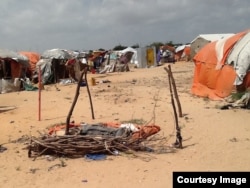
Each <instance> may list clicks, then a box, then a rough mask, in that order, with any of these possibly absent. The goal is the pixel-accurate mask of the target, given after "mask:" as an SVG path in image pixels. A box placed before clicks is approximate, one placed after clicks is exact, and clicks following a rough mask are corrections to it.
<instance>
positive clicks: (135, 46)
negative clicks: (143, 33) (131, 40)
mask: <svg viewBox="0 0 250 188" xmlns="http://www.w3.org/2000/svg"><path fill="white" fill-rule="evenodd" d="M131 48H140V45H139V44H134V45H132V46H131Z"/></svg>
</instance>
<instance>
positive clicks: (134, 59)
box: [119, 47, 138, 64]
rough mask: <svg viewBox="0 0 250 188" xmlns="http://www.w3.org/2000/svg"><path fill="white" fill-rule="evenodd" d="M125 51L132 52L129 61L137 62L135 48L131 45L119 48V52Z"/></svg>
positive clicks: (123, 52)
mask: <svg viewBox="0 0 250 188" xmlns="http://www.w3.org/2000/svg"><path fill="white" fill-rule="evenodd" d="M127 52H133V54H132V57H131V59H130V63H133V64H138V61H137V51H136V49H134V48H131V47H127V48H125V49H124V50H121V51H120V52H119V53H121V54H125V53H127Z"/></svg>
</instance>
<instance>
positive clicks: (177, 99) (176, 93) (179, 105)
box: [164, 65, 183, 117]
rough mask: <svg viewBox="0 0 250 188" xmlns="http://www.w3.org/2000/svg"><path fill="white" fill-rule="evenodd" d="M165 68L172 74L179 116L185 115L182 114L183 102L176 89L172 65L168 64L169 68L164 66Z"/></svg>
mask: <svg viewBox="0 0 250 188" xmlns="http://www.w3.org/2000/svg"><path fill="white" fill-rule="evenodd" d="M164 69H165V70H166V71H167V73H168V74H169V75H170V79H171V85H172V86H173V91H174V97H175V99H176V102H177V106H178V112H179V117H182V116H183V115H182V108H181V103H180V99H179V96H178V92H177V89H176V84H175V80H174V76H173V73H172V70H171V66H170V65H168V69H167V68H166V67H164Z"/></svg>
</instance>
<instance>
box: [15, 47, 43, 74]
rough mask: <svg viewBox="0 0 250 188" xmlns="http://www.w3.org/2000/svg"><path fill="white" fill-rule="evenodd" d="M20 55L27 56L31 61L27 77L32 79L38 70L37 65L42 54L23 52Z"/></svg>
mask: <svg viewBox="0 0 250 188" xmlns="http://www.w3.org/2000/svg"><path fill="white" fill-rule="evenodd" d="M19 53H20V54H22V55H24V56H26V57H27V58H28V60H29V68H28V70H27V77H28V78H32V75H33V72H35V70H36V63H37V62H38V61H39V59H40V54H39V53H37V52H31V51H21V52H19Z"/></svg>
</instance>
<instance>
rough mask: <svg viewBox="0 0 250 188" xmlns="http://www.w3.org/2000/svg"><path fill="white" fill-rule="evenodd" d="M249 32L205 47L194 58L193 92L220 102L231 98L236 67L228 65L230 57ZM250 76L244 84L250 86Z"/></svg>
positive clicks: (246, 77) (248, 75)
mask: <svg viewBox="0 0 250 188" xmlns="http://www.w3.org/2000/svg"><path fill="white" fill-rule="evenodd" d="M248 32H249V31H243V32H240V33H237V34H235V35H233V36H231V37H229V38H224V39H221V40H218V41H214V42H211V43H208V44H207V45H205V46H204V47H203V48H202V49H201V50H200V51H199V52H198V53H197V54H196V55H195V56H194V58H193V61H194V63H195V70H194V78H193V85H192V88H191V92H192V94H194V95H197V96H200V97H208V98H210V99H213V100H220V99H223V98H225V97H227V96H229V95H230V94H231V92H232V90H233V89H234V82H235V79H236V76H237V75H236V71H235V68H234V65H231V64H228V63H227V64H226V60H227V57H228V55H229V54H230V53H231V52H232V50H233V49H234V48H233V47H234V46H235V44H236V43H237V42H238V41H240V39H241V38H242V37H244V36H245V35H246V34H247V33H248ZM249 79H250V74H247V75H246V76H245V78H244V82H243V84H249V85H245V86H244V87H245V88H247V87H249V86H250V81H248V80H249Z"/></svg>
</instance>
